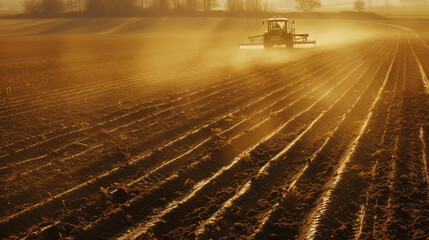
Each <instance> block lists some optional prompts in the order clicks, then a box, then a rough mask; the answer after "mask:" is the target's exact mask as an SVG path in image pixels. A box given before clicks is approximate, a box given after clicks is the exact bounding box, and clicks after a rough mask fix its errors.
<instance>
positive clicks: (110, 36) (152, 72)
mask: <svg viewBox="0 0 429 240" xmlns="http://www.w3.org/2000/svg"><path fill="white" fill-rule="evenodd" d="M263 20H264V19H256V18H255V19H245V18H187V17H186V18H94V19H40V20H34V19H33V20H4V21H2V22H1V23H0V24H1V27H0V29H1V30H0V35H1V36H2V37H1V40H0V45H1V46H2V47H1V48H0V55H1V56H2V59H3V61H2V62H1V63H0V65H1V69H2V71H1V72H0V77H1V79H2V80H1V82H0V87H1V88H2V89H4V88H6V87H12V90H13V93H15V94H26V93H34V92H40V91H44V90H49V89H55V88H62V87H66V86H72V85H75V84H84V83H88V82H94V81H106V80H109V79H115V78H124V79H127V78H131V77H142V81H145V84H151V83H153V82H157V83H160V82H162V83H164V84H166V85H170V84H178V85H187V84H194V83H195V84H202V82H204V81H207V80H206V79H207V76H213V75H218V76H219V78H224V77H229V76H230V73H231V72H235V71H243V70H244V71H245V70H246V69H253V68H255V67H258V66H262V65H267V64H268V65H270V64H276V63H287V62H290V61H295V60H298V59H300V58H303V57H307V56H308V55H309V54H313V53H315V52H320V51H324V50H326V49H330V48H335V47H342V46H344V45H347V44H353V43H356V42H359V41H363V40H365V39H368V38H371V37H375V36H377V35H379V34H382V31H380V29H381V28H382V27H380V26H374V24H365V23H359V22H354V21H344V20H342V21H340V20H296V21H295V23H296V24H295V25H296V32H297V33H308V34H309V35H310V39H314V40H316V41H317V46H316V48H315V49H293V50H290V49H282V50H273V51H266V50H260V49H259V50H256V49H247V50H240V49H239V48H238V44H239V42H243V41H246V40H247V37H248V36H252V35H259V34H262V33H263V32H264V31H265V26H266V25H262V21H263ZM155 76H156V78H155ZM146 87H148V86H146Z"/></svg>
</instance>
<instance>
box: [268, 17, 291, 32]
mask: <svg viewBox="0 0 429 240" xmlns="http://www.w3.org/2000/svg"><path fill="white" fill-rule="evenodd" d="M267 23H268V31H267V33H271V34H280V33H290V32H291V29H292V24H291V22H289V21H288V20H287V18H270V19H268V21H267Z"/></svg>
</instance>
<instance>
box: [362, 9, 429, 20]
mask: <svg viewBox="0 0 429 240" xmlns="http://www.w3.org/2000/svg"><path fill="white" fill-rule="evenodd" d="M367 11H368V12H373V13H375V14H378V15H381V16H384V17H389V18H399V19H428V20H429V7H418V8H417V7H416V8H391V9H377V8H374V9H370V10H367Z"/></svg>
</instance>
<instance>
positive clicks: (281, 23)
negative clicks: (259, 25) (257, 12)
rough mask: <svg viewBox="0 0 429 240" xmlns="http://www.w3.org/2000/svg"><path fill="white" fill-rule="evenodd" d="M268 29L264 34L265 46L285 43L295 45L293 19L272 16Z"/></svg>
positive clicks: (290, 45)
mask: <svg viewBox="0 0 429 240" xmlns="http://www.w3.org/2000/svg"><path fill="white" fill-rule="evenodd" d="M267 25H268V29H267V31H266V32H265V34H264V46H265V48H271V47H273V46H280V45H285V46H287V47H293V43H294V35H293V33H294V28H293V21H292V20H288V19H287V18H270V19H268V21H267Z"/></svg>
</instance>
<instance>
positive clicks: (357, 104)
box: [0, 19, 429, 239]
mask: <svg viewBox="0 0 429 240" xmlns="http://www.w3.org/2000/svg"><path fill="white" fill-rule="evenodd" d="M61 21H65V20H61ZM94 21H101V20H94ZM148 21H149V20H148ZM151 21H152V22H151ZM153 21H154V20H150V21H149V23H151V24H149V25H151V26H153V25H154V23H153ZM180 21H182V23H183V21H185V20H183V19H182V20H180ZM186 21H192V20H186ZM195 21H196V23H198V21H197V20H195ZM205 21H208V20H205ZM211 21H214V20H211ZM216 21H219V20H216ZM224 21H227V20H224ZM234 21H236V22H235V23H234V24H235V25H234V24H233V25H231V24H230V25H227V26H230V27H229V28H227V29H226V30H224V31H220V30H219V29H218V28H219V27H218V28H216V27H212V28H211V29H212V30H210V31H216V34H213V33H212V35H209V36H210V37H204V38H203V37H201V36H200V37H199V38H198V41H200V40H201V41H202V40H208V39H210V41H211V44H210V45H204V44H200V45H198V47H195V44H196V43H195V42H192V41H191V40H190V39H191V38H189V39H186V37H185V38H184V39H177V41H179V42H180V41H183V46H184V48H182V49H181V50H180V51H179V50H178V49H176V47H177V46H178V43H177V42H176V43H175V44H174V45H172V46H167V47H164V44H166V43H167V42H168V39H170V38H167V37H170V36H169V35H168V36H164V35H163V36H161V37H154V39H158V38H159V39H162V41H161V40H160V41H154V42H151V41H149V40H147V42H144V41H143V40H142V39H144V37H143V38H137V40H142V41H143V42H144V44H147V43H151V44H152V43H153V44H154V45H153V46H154V49H153V50H150V49H152V48H151V47H147V48H145V50H144V54H143V55H144V56H146V58H145V59H144V61H146V62H145V64H144V68H143V67H142V68H141V69H140V74H135V75H134V76H132V75H131V74H130V73H131V72H133V71H134V72H135V69H138V68H139V64H142V63H141V62H139V61H140V60H138V61H137V60H130V59H135V58H136V56H135V55H132V52H133V51H138V50H136V49H137V48H136V46H137V45H136V44H137V43H138V42H139V41H137V40H135V41H133V42H132V43H129V42H127V41H125V40H124V39H128V38H129V37H130V36H129V35H127V34H129V33H122V32H121V31H120V30H123V29H125V30H130V29H133V30H134V29H139V30H141V29H140V28H143V27H144V26H146V25H144V26H141V24H143V23H144V21H137V22H131V23H127V24H125V23H123V24H122V25H121V24H117V23H115V24H116V25H115V26H116V28H113V30H111V31H110V32H108V33H104V32H105V31H106V30H105V29H98V28H97V31H99V32H103V34H99V35H97V34H94V33H91V34H88V33H85V34H88V35H85V36H90V37H92V38H94V39H92V40H88V41H90V42H86V40H85V41H82V40H81V37H77V36H81V34H83V33H79V34H78V33H75V32H69V33H62V35H61V36H63V37H64V36H67V38H68V39H70V38H71V39H73V38H76V41H71V42H69V41H70V40H68V41H67V42H66V43H64V44H69V45H72V47H73V48H76V49H81V48H82V47H86V48H87V49H86V50H87V51H89V52H91V54H92V55H91V54H90V55H84V56H83V55H81V54H80V53H79V52H74V51H65V50H64V49H63V48H61V49H62V51H61V56H69V57H67V58H65V60H64V58H63V57H59V58H58V57H56V56H55V55H56V54H52V56H51V54H46V53H45V52H44V51H47V52H49V53H50V47H49V45H48V46H45V45H43V46H44V47H43V49H42V48H41V47H35V48H31V47H29V49H30V50H28V49H24V50H22V52H21V53H20V54H22V55H20V56H18V57H16V56H15V55H14V53H16V51H18V52H19V50H16V51H14V50H12V49H6V48H5V49H2V50H1V51H2V52H3V53H4V54H3V56H2V57H0V60H1V61H0V66H3V67H2V68H3V69H5V70H4V71H3V73H2V76H3V78H4V80H2V86H4V87H6V86H9V85H10V84H11V83H10V82H11V81H8V79H12V80H13V81H14V80H15V79H16V81H14V82H13V83H12V85H13V87H14V88H13V90H14V89H17V90H16V92H15V91H14V92H12V94H11V95H10V96H6V95H4V92H3V93H2V94H3V96H4V97H3V98H2V101H1V102H0V134H1V139H0V174H1V178H0V217H1V218H0V237H1V238H6V239H7V238H27V239H56V238H71V239H109V238H114V239H329V238H333V239H426V238H428V237H429V227H428V225H429V170H428V158H429V81H428V76H429V35H428V34H427V33H425V32H422V31H420V32H419V31H417V32H415V31H413V30H412V29H409V28H403V27H395V25H394V24H381V23H365V24H364V23H362V26H361V27H360V28H362V29H363V30H359V31H361V32H371V33H368V36H366V37H365V38H356V39H355V40H354V41H348V42H345V43H344V44H341V45H338V43H339V42H340V40H335V41H331V42H328V41H327V39H329V37H327V34H325V35H324V34H321V33H322V32H323V30H324V29H325V30H326V31H328V30H329V28H330V26H332V24H331V23H330V22H329V21H328V20H326V22H325V23H323V21H317V24H316V23H315V24H313V25H312V24H311V21H309V22H308V25H311V26H312V27H311V26H309V27H307V28H306V27H305V26H306V25H302V26H301V28H300V29H298V26H299V25H298V26H297V31H298V30H303V31H308V32H309V33H310V36H311V35H312V32H311V31H312V30H315V31H316V36H314V38H316V39H317V37H318V36H319V40H320V41H319V42H320V44H319V46H318V47H317V48H315V49H294V50H280V52H278V51H263V50H262V52H261V51H260V50H253V51H252V50H250V52H249V50H244V51H243V50H242V51H239V50H237V49H236V48H237V45H236V43H238V41H240V40H243V39H242V38H241V39H240V37H242V36H244V37H246V36H247V33H250V32H254V31H255V29H250V30H248V31H247V32H246V31H244V30H243V31H242V32H241V34H236V35H234V36H233V37H231V36H230V37H228V38H227V40H228V41H227V40H225V39H223V40H222V37H220V36H219V35H222V34H225V35H228V34H229V33H230V32H233V31H236V30H237V29H240V27H241V26H245V25H247V24H248V23H249V21H248V22H245V23H246V24H244V23H243V22H240V21H239V20H234ZM237 21H238V22H239V23H237ZM250 22H253V20H252V21H250ZM255 22H259V20H255ZM315 22H316V21H315ZM66 23H68V25H67V24H65V23H61V24H63V25H64V24H65V25H66V26H72V23H73V21H70V20H69V22H67V21H66ZM14 24H15V25H13V26H12V28H15V27H16V26H18V25H19V26H23V27H22V28H19V29H24V26H25V29H27V28H28V29H31V28H32V27H34V26H32V25H31V24H29V23H28V22H27V23H25V24H24V23H19V24H18V23H14ZM73 24H74V23H73ZM94 24H95V23H94ZM139 24H140V25H139ZM157 24H159V23H157ZM204 24H207V22H204ZM222 24H223V25H224V24H225V23H224V22H222ZM306 24H307V22H306ZM353 24H354V25H355V26H359V23H353ZM424 24H426V23H424ZM34 25H36V24H34ZM51 25H52V22H47V23H45V22H39V23H38V25H37V26H36V27H37V28H41V26H43V31H42V30H41V31H40V32H38V33H37V36H38V37H35V36H30V33H29V31H30V30H28V29H27V30H25V31H26V32H25V34H24V33H22V32H19V31H18V30H16V31H17V32H19V34H18V35H19V36H16V37H8V38H4V39H3V40H1V41H2V42H3V43H4V44H5V45H4V46H15V45H19V44H22V43H25V42H27V40H26V39H27V38H30V37H31V38H37V39H36V40H35V41H36V44H37V43H38V42H42V41H45V40H46V41H48V42H50V41H52V44H53V45H55V44H54V43H56V41H57V40H56V39H55V36H56V35H52V33H51V32H50V31H54V30H55V29H56V28H55V27H53V26H51ZM196 25H198V24H196ZM223 25H222V26H223ZM97 26H99V25H97ZM155 26H158V25H156V24H155ZM216 26H218V25H216ZM232 26H233V27H232ZM100 28H101V27H100ZM198 28H199V25H198ZM347 28H348V27H344V26H343V27H341V26H340V27H338V32H337V33H336V36H340V35H341V31H346V30H348V31H350V29H347ZM61 29H63V28H61ZM70 29H72V27H70V28H69V30H70ZM111 29H112V28H111ZM155 29H156V28H155V27H153V28H150V31H149V30H147V29H146V28H145V31H149V32H150V34H151V36H152V35H154V34H156V32H157V31H156V30H155ZM213 29H214V30H213ZM370 29H371V31H370ZM374 29H375V30H374ZM72 30H73V29H72ZM72 30H70V31H72ZM257 30H258V29H257ZM376 30H377V31H381V32H382V34H375V33H374V32H376ZM22 31H24V30H22ZM85 31H86V30H85ZM88 31H89V30H88ZM91 31H94V29H91ZM130 31H131V30H130ZM136 31H137V30H136ZM142 31H143V30H142ZM187 31H190V30H189V29H187ZM192 31H196V30H195V29H193V30H192ZM199 31H200V30H199ZM30 32H31V31H30ZM112 32H114V33H112ZM206 33H207V32H204V34H206ZM317 33H320V34H319V35H317ZM349 33H350V32H349ZM2 34H5V33H4V32H2ZM32 34H35V33H34V32H33V33H32ZM56 34H58V33H56ZM121 34H123V35H121ZM140 34H143V33H140ZM148 34H149V33H148ZM100 36H101V37H100ZM133 36H134V35H133ZM139 36H140V35H139ZM144 36H146V35H144ZM204 36H205V35H204ZM238 36H240V37H238ZM350 36H351V38H353V36H354V35H353V34H351V35H350ZM216 37H217V39H216V40H213V38H216ZM14 38H15V39H18V40H13V39H14ZM106 38H107V39H110V38H114V39H115V40H114V41H115V44H122V45H119V46H122V47H120V48H119V49H117V48H112V50H111V51H108V50H107V49H109V48H110V47H109V46H110V45H109V44H110V42H106V40H105V39H106ZM332 38H335V36H332ZM159 39H158V40H159ZM193 39H194V40H195V38H193ZM231 39H235V41H236V42H232V43H231V42H229V41H231ZM343 39H346V38H343ZM97 41H100V44H101V45H103V44H104V45H103V46H97V44H95V43H96V42H97ZM186 41H188V42H186ZM195 41H196V40H195ZM124 42H125V43H129V44H128V45H127V44H124ZM213 42H217V43H213ZM227 42H229V43H227ZM73 44H75V45H77V46H75V45H73ZM133 44H134V45H133ZM234 44H235V45H234ZM112 46H113V45H112ZM98 47H100V49H101V48H102V47H103V49H104V50H105V51H106V52H100V51H101V50H100V51H98V50H97V49H98ZM173 49H174V51H173ZM29 51H30V53H29V55H28V56H27V55H25V53H28V52H29ZM53 51H54V52H55V51H56V50H55V49H54V50H53ZM157 51H158V52H160V53H162V54H164V55H160V56H158V55H157ZM222 51H226V52H228V54H223V52H222ZM255 51H256V52H255ZM200 55H202V56H200ZM14 56H15V58H14ZM40 56H44V57H43V59H41V58H40ZM85 56H87V57H86V58H85ZM183 56H188V57H187V58H186V59H184V57H183ZM189 56H191V57H189ZM196 56H200V57H199V58H197V57H196ZM205 56H206V57H205ZM8 57H10V58H11V59H12V60H11V61H8ZM133 57H134V58H133ZM178 58H180V60H179V59H178ZM22 59H25V61H26V63H27V64H28V66H30V67H28V69H27V72H25V71H24V70H23V69H25V67H23V66H24V63H25V61H24V60H22ZM100 59H105V60H103V61H102V62H103V63H102V64H101V63H97V62H98V61H101V60H100ZM159 59H168V61H161V60H159ZM41 61H45V62H42V63H41ZM142 61H143V60H142ZM121 62H126V63H127V64H126V65H127V66H125V64H124V66H122V65H120V63H121ZM149 62H150V63H149ZM165 62H168V63H165ZM54 63H56V64H57V65H55V64H54ZM53 64H54V65H53ZM118 64H119V65H118ZM243 65H244V66H246V67H243ZM47 66H52V67H51V68H50V67H47ZM59 66H62V67H64V66H67V68H66V69H64V68H62V69H63V70H61V74H60V73H59V72H58V68H60V67H59ZM71 66H73V67H71ZM113 66H117V68H114V69H112V67H113ZM91 69H92V70H93V71H92V70H91ZM0 71H2V70H0ZM80 71H85V73H82V72H80ZM121 71H122V72H121ZM119 72H121V73H119ZM64 73H70V74H71V73H74V75H70V74H69V75H67V76H64ZM45 74H48V75H47V76H46V75H45ZM116 74H117V75H116ZM56 76H57V77H58V79H60V80H59V81H52V79H56ZM83 78H84V79H89V80H85V81H83V80H82V79H83ZM35 82H37V84H36V83H35ZM41 82H42V83H43V84H42V83H41ZM8 84H9V85H8ZM2 89H5V88H2ZM2 91H3V90H2Z"/></svg>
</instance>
